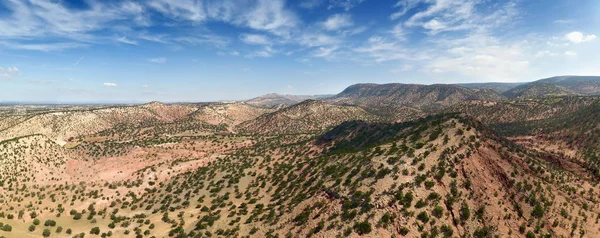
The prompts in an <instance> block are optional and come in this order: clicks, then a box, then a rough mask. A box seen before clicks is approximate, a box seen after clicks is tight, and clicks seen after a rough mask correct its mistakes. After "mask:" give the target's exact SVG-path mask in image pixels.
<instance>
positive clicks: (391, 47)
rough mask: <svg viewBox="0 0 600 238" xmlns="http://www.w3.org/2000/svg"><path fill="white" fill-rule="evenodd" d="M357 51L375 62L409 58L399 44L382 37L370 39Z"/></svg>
mask: <svg viewBox="0 0 600 238" xmlns="http://www.w3.org/2000/svg"><path fill="white" fill-rule="evenodd" d="M355 51H356V52H359V53H364V54H367V56H368V57H369V58H373V59H375V62H385V61H390V60H398V59H406V58H408V56H407V54H406V52H405V49H404V48H402V47H400V46H399V44H398V43H397V42H395V41H390V40H389V39H386V38H383V37H381V36H373V37H371V38H369V40H368V41H367V42H366V44H365V45H364V46H362V47H359V48H356V49H355Z"/></svg>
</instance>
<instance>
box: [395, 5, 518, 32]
mask: <svg viewBox="0 0 600 238" xmlns="http://www.w3.org/2000/svg"><path fill="white" fill-rule="evenodd" d="M484 2H485V1H478V0H463V1H450V0H420V1H419V0H415V1H410V3H411V4H412V5H407V6H409V7H410V8H411V9H412V8H414V6H415V5H416V4H418V3H421V4H426V5H427V6H428V7H426V8H424V10H422V11H419V12H416V13H415V14H413V15H412V16H410V17H409V18H408V20H407V21H406V22H405V25H406V26H408V27H421V28H423V29H425V30H427V33H428V34H431V35H435V34H437V33H440V32H444V31H459V30H468V29H479V30H482V29H488V28H492V27H497V26H503V25H505V23H507V22H510V20H511V19H512V18H513V17H514V16H515V15H517V10H516V4H515V3H514V2H512V1H507V2H506V3H504V4H502V5H499V6H498V7H495V8H494V11H492V12H489V11H479V9H478V8H477V6H478V5H479V4H482V3H484ZM400 5H402V4H400ZM401 13H402V14H405V13H406V12H404V11H401ZM399 16H400V15H392V16H391V18H392V19H395V18H398V17H399Z"/></svg>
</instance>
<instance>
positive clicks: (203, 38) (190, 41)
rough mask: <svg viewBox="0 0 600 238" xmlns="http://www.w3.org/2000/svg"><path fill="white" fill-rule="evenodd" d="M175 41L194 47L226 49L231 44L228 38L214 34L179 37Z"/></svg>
mask: <svg viewBox="0 0 600 238" xmlns="http://www.w3.org/2000/svg"><path fill="white" fill-rule="evenodd" d="M173 41H175V42H178V43H182V44H187V45H193V46H199V45H204V44H211V45H216V46H217V47H224V46H226V45H227V44H229V39H228V38H225V37H222V36H218V35H213V34H205V35H195V36H184V37H177V38H175V39H173Z"/></svg>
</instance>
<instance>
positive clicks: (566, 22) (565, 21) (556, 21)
mask: <svg viewBox="0 0 600 238" xmlns="http://www.w3.org/2000/svg"><path fill="white" fill-rule="evenodd" d="M572 22H573V20H570V19H558V20H555V21H554V24H569V23H572Z"/></svg>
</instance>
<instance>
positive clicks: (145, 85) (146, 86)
mask: <svg viewBox="0 0 600 238" xmlns="http://www.w3.org/2000/svg"><path fill="white" fill-rule="evenodd" d="M149 87H150V86H148V84H144V85H142V88H149Z"/></svg>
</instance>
